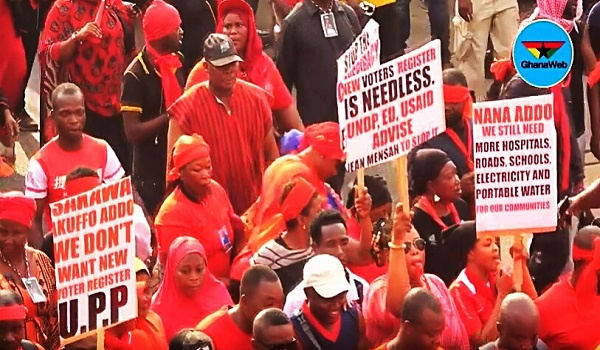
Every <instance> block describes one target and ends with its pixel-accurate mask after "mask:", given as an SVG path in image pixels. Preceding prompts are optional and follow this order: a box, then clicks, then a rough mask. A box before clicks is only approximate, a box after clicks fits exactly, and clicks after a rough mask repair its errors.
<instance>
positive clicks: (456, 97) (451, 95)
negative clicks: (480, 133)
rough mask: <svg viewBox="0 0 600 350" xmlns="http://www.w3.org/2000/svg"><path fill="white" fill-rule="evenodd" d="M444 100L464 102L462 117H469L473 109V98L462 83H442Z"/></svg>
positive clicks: (447, 101)
mask: <svg viewBox="0 0 600 350" xmlns="http://www.w3.org/2000/svg"><path fill="white" fill-rule="evenodd" d="M444 102H446V103H464V104H465V105H464V107H463V118H470V117H471V113H472V111H473V98H472V97H471V92H470V91H469V88H467V87H464V86H462V85H447V84H444Z"/></svg>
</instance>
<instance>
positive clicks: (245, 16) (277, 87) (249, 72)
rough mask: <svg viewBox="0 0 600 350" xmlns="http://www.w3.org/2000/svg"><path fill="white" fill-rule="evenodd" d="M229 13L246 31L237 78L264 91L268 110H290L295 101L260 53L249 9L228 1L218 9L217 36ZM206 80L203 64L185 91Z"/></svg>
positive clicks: (238, 1) (234, 0)
mask: <svg viewBox="0 0 600 350" xmlns="http://www.w3.org/2000/svg"><path fill="white" fill-rule="evenodd" d="M229 13H235V14H237V15H238V16H240V18H241V19H242V21H243V22H244V24H245V25H246V28H247V29H248V39H247V41H246V47H245V48H244V52H238V53H239V54H240V56H241V57H242V58H243V59H244V62H241V63H240V71H239V74H238V78H240V79H243V80H245V81H248V82H250V83H252V84H255V85H257V86H259V87H261V88H263V89H265V90H266V91H267V92H268V93H269V94H270V95H271V96H272V97H273V100H272V103H271V109H273V110H279V109H283V108H286V107H288V106H290V105H291V104H292V103H293V102H294V99H293V98H292V95H291V94H290V91H289V90H288V88H287V87H286V86H285V83H284V82H283V78H282V77H281V74H280V73H279V70H277V67H276V66H275V63H273V60H271V58H270V57H269V56H267V54H266V53H264V52H263V49H262V40H261V39H260V37H259V36H258V31H257V30H256V21H255V19H254V13H253V11H252V8H251V7H250V6H249V5H248V4H247V3H246V2H245V1H243V0H228V1H227V2H225V3H223V5H219V7H218V14H217V28H216V32H217V33H223V19H224V18H225V16H226V15H227V14H229ZM206 80H208V74H207V73H206V70H205V69H204V60H202V61H200V62H199V63H197V64H196V66H194V69H192V72H191V73H190V76H189V77H188V81H187V84H186V89H189V88H190V87H192V86H194V85H196V84H198V83H201V82H204V81H206Z"/></svg>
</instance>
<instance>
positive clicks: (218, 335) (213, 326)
mask: <svg viewBox="0 0 600 350" xmlns="http://www.w3.org/2000/svg"><path fill="white" fill-rule="evenodd" d="M231 308H232V307H231V306H224V307H223V308H221V309H220V310H219V311H217V312H215V313H213V314H212V315H209V316H207V317H206V318H205V319H204V320H202V322H200V324H199V325H198V327H196V328H198V329H199V330H201V331H202V332H204V333H205V334H206V335H208V336H209V337H210V339H212V342H213V345H214V346H215V350H232V349H235V350H252V334H247V333H244V332H243V331H242V330H241V329H240V328H239V327H238V326H237V325H236V324H235V323H234V322H233V319H231V316H229V313H228V312H227V311H229V309H231Z"/></svg>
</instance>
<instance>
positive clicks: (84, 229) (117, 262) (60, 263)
mask: <svg viewBox="0 0 600 350" xmlns="http://www.w3.org/2000/svg"><path fill="white" fill-rule="evenodd" d="M132 193H133V192H132V186H131V180H130V178H125V179H122V180H120V181H118V182H116V183H112V184H109V185H103V186H100V187H97V188H95V189H93V190H91V191H88V192H85V193H83V194H80V195H77V196H73V197H70V198H66V199H63V200H61V201H58V202H55V203H52V204H50V212H51V215H52V225H53V230H52V234H53V236H54V258H55V261H56V289H57V292H58V318H59V328H60V336H61V340H62V342H63V343H69V342H71V341H73V340H75V339H78V338H81V336H82V335H84V334H86V333H89V332H93V331H96V330H99V329H102V328H106V327H109V326H111V325H115V324H117V323H121V322H124V321H128V320H130V319H134V318H136V317H137V297H136V295H137V294H136V285H135V270H134V267H133V262H134V258H135V232H134V225H133V210H134V203H133V194H132Z"/></svg>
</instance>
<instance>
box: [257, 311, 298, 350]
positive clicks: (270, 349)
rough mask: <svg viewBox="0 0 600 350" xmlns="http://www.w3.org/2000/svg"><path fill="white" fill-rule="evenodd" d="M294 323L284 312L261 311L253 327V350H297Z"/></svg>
mask: <svg viewBox="0 0 600 350" xmlns="http://www.w3.org/2000/svg"><path fill="white" fill-rule="evenodd" d="M297 348H298V347H297V344H296V339H295V338H294V327H293V326H292V322H291V321H290V319H289V318H288V317H287V315H286V314H285V313H283V311H281V310H280V309H277V308H270V309H265V310H263V311H261V312H260V313H259V314H258V315H256V318H255V319H254V325H253V327H252V349H254V350H296V349H297Z"/></svg>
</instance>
